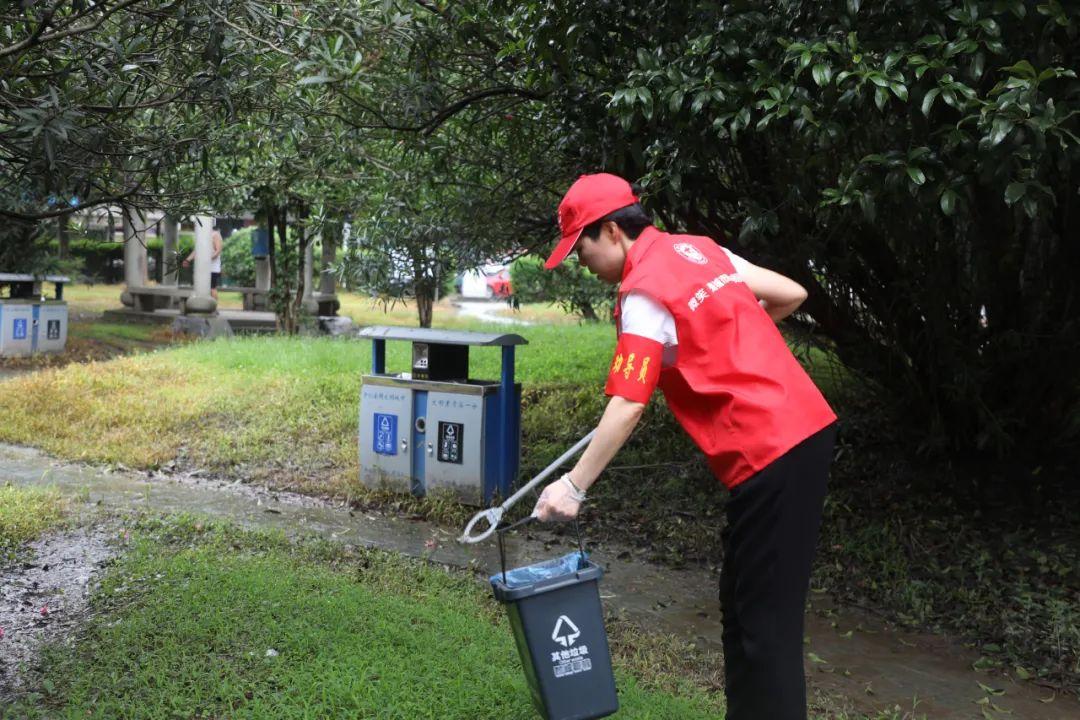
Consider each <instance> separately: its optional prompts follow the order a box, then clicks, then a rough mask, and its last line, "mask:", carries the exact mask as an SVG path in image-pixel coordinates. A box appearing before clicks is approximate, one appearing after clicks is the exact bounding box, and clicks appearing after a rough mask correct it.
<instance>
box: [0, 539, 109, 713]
mask: <svg viewBox="0 0 1080 720" xmlns="http://www.w3.org/2000/svg"><path fill="white" fill-rule="evenodd" d="M109 535H110V533H109V531H108V530H107V529H105V528H102V527H98V528H86V527H82V528H76V529H73V530H66V531H61V532H58V533H55V534H52V535H49V536H48V537H46V538H43V539H41V540H38V541H36V542H33V543H31V544H30V553H28V554H27V560H26V561H25V562H19V563H16V564H15V565H13V566H10V567H8V568H6V569H5V570H4V572H0V632H2V636H0V702H2V701H3V700H4V698H6V697H9V696H11V695H12V694H14V693H17V692H20V691H23V690H26V689H29V688H30V687H31V686H32V684H33V678H34V676H33V674H32V673H31V674H29V675H28V674H27V673H26V669H27V667H32V666H33V661H34V659H35V658H36V656H37V653H38V649H39V648H40V647H41V645H42V644H43V643H46V642H66V641H70V639H71V638H72V637H74V633H75V630H76V629H77V628H78V626H79V625H80V623H81V621H82V619H83V617H84V615H85V613H86V611H87V606H88V601H89V599H90V593H91V592H92V590H93V589H94V580H95V578H96V577H97V574H98V572H99V571H100V569H101V568H103V567H104V566H105V565H106V564H107V563H108V562H109V559H110V558H111V557H112V556H113V554H114V550H113V548H112V547H111V546H110V544H109Z"/></svg>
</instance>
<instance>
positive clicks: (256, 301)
mask: <svg viewBox="0 0 1080 720" xmlns="http://www.w3.org/2000/svg"><path fill="white" fill-rule="evenodd" d="M218 292H235V293H240V294H241V295H243V296H244V309H245V310H266V309H268V308H269V307H270V291H269V290H260V289H258V288H253V287H242V286H239V285H222V286H221V287H219V288H218Z"/></svg>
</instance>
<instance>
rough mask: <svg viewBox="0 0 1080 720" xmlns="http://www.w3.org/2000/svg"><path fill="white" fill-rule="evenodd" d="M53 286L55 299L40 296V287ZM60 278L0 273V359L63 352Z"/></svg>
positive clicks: (64, 329) (65, 328)
mask: <svg viewBox="0 0 1080 720" xmlns="http://www.w3.org/2000/svg"><path fill="white" fill-rule="evenodd" d="M43 282H51V283H54V284H55V286H56V297H55V298H46V297H45V295H44V294H42V288H41V286H42V283H43ZM67 282H70V279H69V278H67V277H64V276H61V275H46V276H44V277H41V276H35V275H25V274H18V273H0V357H22V356H25V355H32V354H33V353H39V352H40V353H57V352H63V350H64V347H65V345H66V344H67V331H68V307H67V303H66V302H65V301H64V283H67Z"/></svg>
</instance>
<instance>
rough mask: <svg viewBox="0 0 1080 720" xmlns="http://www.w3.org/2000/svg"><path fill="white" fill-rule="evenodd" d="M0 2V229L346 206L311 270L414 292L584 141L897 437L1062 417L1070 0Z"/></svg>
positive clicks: (548, 202) (516, 232) (1025, 447)
mask: <svg viewBox="0 0 1080 720" xmlns="http://www.w3.org/2000/svg"><path fill="white" fill-rule="evenodd" d="M0 18H2V19H3V23H4V34H0V187H2V189H0V215H3V216H4V217H5V218H7V219H8V220H9V221H11V222H9V223H7V224H6V225H5V227H4V229H3V230H0V233H2V234H0V240H2V241H3V242H4V243H5V244H7V245H8V246H11V245H13V244H20V245H21V246H22V247H30V246H32V245H33V238H34V237H38V236H40V234H41V230H40V226H39V225H38V223H39V221H41V220H43V219H47V218H50V217H54V216H62V215H64V214H66V213H69V212H71V211H72V208H73V207H76V208H78V207H84V206H92V205H98V204H104V203H122V204H126V205H133V206H141V207H153V208H164V209H168V210H170V211H172V212H174V213H177V214H184V213H190V212H195V211H196V210H205V209H207V208H215V209H219V210H223V211H224V210H225V209H227V208H228V209H242V208H246V209H250V210H254V211H256V212H257V213H258V214H259V217H260V219H261V221H262V222H264V223H266V224H267V225H268V226H270V227H271V228H272V229H273V230H274V232H275V236H276V238H277V240H276V242H275V247H276V248H277V250H276V251H275V252H279V253H284V254H283V255H282V256H281V258H280V259H281V262H282V263H283V266H284V265H285V264H288V263H291V265H288V267H289V268H290V271H291V270H292V269H294V268H295V267H296V259H297V257H299V256H300V254H301V253H302V252H303V247H304V245H305V244H306V243H308V242H310V241H311V238H312V237H314V235H315V234H317V233H318V232H320V231H321V230H322V229H323V228H324V227H325V228H326V229H327V231H328V232H329V233H330V234H331V235H334V234H335V233H337V232H338V231H339V229H340V227H341V226H342V225H343V223H344V222H346V221H348V222H349V223H350V224H351V226H352V227H353V228H354V236H355V237H357V238H359V240H360V242H359V243H358V244H357V245H356V246H355V250H354V251H351V252H350V253H348V254H345V255H344V256H343V257H344V261H343V263H342V268H341V270H342V272H345V273H350V274H352V275H353V276H354V277H358V278H364V279H366V280H368V281H371V282H375V283H376V284H382V285H383V286H384V287H386V288H388V287H390V285H391V284H392V281H393V279H394V278H395V277H396V276H397V275H399V274H400V272H399V271H400V270H401V268H402V267H406V268H407V275H408V276H409V279H408V281H407V282H404V283H400V282H399V283H397V285H396V286H395V291H398V292H406V293H409V294H412V295H415V296H417V297H418V298H424V299H430V297H431V295H432V293H433V289H434V287H435V283H436V278H438V277H439V276H440V275H441V274H443V273H446V272H448V271H451V270H452V269H455V268H462V267H465V266H468V265H469V264H473V263H477V262H480V261H483V260H485V259H494V258H497V259H503V258H511V257H517V256H520V255H522V254H524V253H526V252H529V251H537V250H542V249H546V245H547V244H548V243H549V242H550V241H551V240H552V239H553V238H554V236H555V234H556V228H555V222H554V206H555V204H556V203H557V201H558V198H559V196H560V194H561V192H562V191H563V190H564V189H565V187H566V186H568V185H569V183H570V182H571V181H572V180H573V178H574V177H575V176H576V175H577V174H580V173H582V172H593V171H599V170H605V171H610V172H615V173H618V174H621V175H623V176H624V177H627V178H629V179H631V180H636V181H639V182H640V183H642V185H643V186H644V187H645V189H646V195H645V197H644V201H645V204H646V207H647V209H649V210H650V211H651V212H652V213H653V214H654V216H655V217H656V219H657V221H658V222H659V223H661V224H662V225H663V226H664V227H666V228H667V229H669V230H675V231H687V232H693V233H700V234H706V235H709V236H710V237H712V238H714V239H715V240H716V241H717V242H720V243H724V244H728V245H731V246H733V247H734V249H735V250H736V251H737V252H740V253H741V254H744V255H745V256H746V257H748V258H749V259H750V260H752V261H754V262H757V263H759V264H763V265H767V266H770V267H775V268H777V269H779V270H781V271H783V272H785V273H787V274H789V275H791V276H792V277H794V278H796V279H797V280H798V281H799V282H800V283H802V284H803V285H805V286H806V287H807V288H808V289H809V290H810V298H809V300H808V302H807V303H806V305H805V306H804V310H805V319H806V320H808V321H812V324H813V327H814V328H815V331H816V333H817V334H818V336H819V337H820V338H821V339H822V342H824V343H825V344H827V345H828V348H829V349H830V350H832V351H834V352H835V353H836V354H837V356H838V357H839V358H840V359H841V360H842V361H843V362H844V364H845V365H846V366H847V367H848V368H850V369H851V370H852V371H853V372H855V373H857V374H858V375H859V376H861V377H863V378H865V379H866V381H867V382H869V383H870V384H871V385H873V386H876V387H877V388H879V389H880V391H881V393H882V396H883V397H885V398H890V399H891V400H892V401H893V402H894V404H895V405H896V406H897V407H898V408H900V409H901V410H903V411H904V412H906V413H907V417H908V418H909V419H911V420H912V422H911V423H910V425H911V426H912V427H914V428H919V429H920V430H921V442H922V446H923V447H924V448H925V449H928V450H934V449H937V450H951V451H963V452H966V453H970V454H985V453H989V454H991V455H993V456H1004V455H1011V456H1015V457H1023V458H1024V459H1025V460H1029V461H1031V463H1033V464H1034V463H1037V462H1038V459H1039V458H1040V457H1042V456H1043V455H1044V454H1046V453H1049V452H1058V451H1063V450H1064V451H1067V450H1069V449H1070V448H1075V446H1076V444H1077V441H1078V440H1080V380H1078V379H1077V377H1076V373H1075V371H1074V368H1076V367H1077V366H1078V365H1080V322H1078V321H1077V319H1076V312H1077V309H1078V297H1077V284H1076V282H1075V281H1074V279H1073V275H1074V273H1075V271H1076V269H1077V268H1078V267H1080V244H1078V243H1077V242H1076V238H1077V237H1078V235H1080V227H1078V223H1080V219H1078V210H1077V208H1078V207H1080V204H1078V202H1077V192H1078V182H1077V170H1076V167H1077V161H1078V159H1080V158H1078V153H1080V119H1078V118H1080V81H1078V79H1077V77H1076V74H1075V71H1074V68H1075V67H1077V66H1078V65H1080V62H1078V60H1080V58H1078V55H1080V53H1078V37H1080V9H1078V8H1076V7H1074V6H1073V5H1072V4H1065V3H1061V2H1059V0H1046V1H1043V0H931V1H927V0H884V1H883V2H878V3H862V2H861V1H860V0H847V1H846V2H841V3H825V4H822V3H814V2H806V1H802V0H772V1H770V2H764V3H760V2H758V3H751V2H722V3H717V2H704V3H702V2H695V3H689V2H684V3H671V2H635V3H628V2H619V1H615V0H602V1H600V2H580V1H579V2H569V3H568V2H554V1H550V0H549V1H538V0H529V1H525V2H513V3H510V2H505V0H495V1H494V2H487V1H486V2H477V1H475V0H464V1H463V2H454V3H450V2H447V1H445V0H415V1H413V2H404V0H397V1H385V2H384V1H379V2H375V1H374V0H357V1H355V2H348V3H341V2H335V1H331V0H314V1H313V2H308V3H304V4H298V3H290V2H271V1H269V0H99V1H97V2H89V1H88V0H50V1H48V2H29V3H22V4H21V5H18V6H16V5H12V4H9V5H8V6H7V8H6V9H5V10H3V11H0ZM289 224H291V225H293V227H294V231H292V232H291V234H289V235H287V234H286V232H285V229H286V225H289ZM286 237H289V238H291V240H290V241H289V243H286ZM35 247H37V246H35ZM565 280H567V279H566V278H563V279H562V280H561V281H560V282H559V283H555V284H554V285H553V286H552V288H553V290H555V291H557V292H559V293H560V294H562V296H563V298H564V299H567V298H570V297H573V296H575V294H576V295H577V296H579V297H585V296H584V295H581V293H582V292H587V293H590V295H589V297H590V298H592V297H593V295H592V293H594V292H595V289H594V288H588V287H587V286H583V285H581V284H580V283H578V282H576V281H574V280H573V278H570V281H566V282H564V281H565ZM298 294H299V291H297V295H298ZM589 302H590V303H592V302H593V300H592V299H590V301H589ZM421 319H423V309H422V310H421Z"/></svg>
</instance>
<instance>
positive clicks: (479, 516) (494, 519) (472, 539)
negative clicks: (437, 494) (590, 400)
mask: <svg viewBox="0 0 1080 720" xmlns="http://www.w3.org/2000/svg"><path fill="white" fill-rule="evenodd" d="M595 434H596V429H595V428H594V429H593V430H591V431H589V434H588V435H586V436H585V437H583V438H581V439H580V440H578V441H577V444H576V445H574V447H572V448H570V449H569V450H567V451H566V452H564V453H563V454H562V455H560V456H559V458H558V459H557V460H556V461H555V462H553V463H551V464H550V465H548V466H547V467H546V468H544V469H543V470H541V471H540V474H539V475H537V476H536V477H534V478H533V479H532V480H530V481H529V482H527V483H525V485H523V486H522V488H521V489H520V490H518V491H517V492H516V493H514V494H513V495H511V496H510V497H509V498H507V500H506V502H504V503H503V504H502V505H499V506H498V507H493V508H488V509H487V510H481V511H480V512H478V513H476V515H473V519H472V520H470V521H469V524H468V525H466V526H465V532H464V533H462V535H461V537H459V538H458V542H463V543H469V544H472V543H478V542H481V541H482V540H487V539H488V538H489V537H491V534H492V533H494V532H495V528H497V527H498V526H499V522H501V521H502V516H503V513H505V512H506V511H507V510H509V509H510V507H511V506H512V505H513V504H514V503H516V502H517V501H518V500H520V499H521V498H522V496H524V495H525V494H527V493H528V492H529V491H530V490H532V489H534V488H535V487H536V486H537V485H539V484H540V483H542V482H543V481H544V480H546V479H547V478H548V476H549V475H551V473H553V472H555V471H556V470H558V469H559V466H560V465H562V464H563V463H564V462H566V461H567V460H569V459H570V458H572V457H574V456H575V455H577V454H578V453H579V452H581V450H582V448H584V447H585V446H586V445H588V444H589V441H590V440H592V438H593V435H595ZM481 520H487V521H488V528H487V530H484V531H483V532H482V533H481V534H479V535H472V534H471V533H472V530H473V526H475V525H476V523H478V522H480V521H481Z"/></svg>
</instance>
